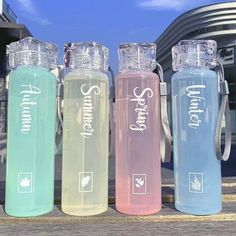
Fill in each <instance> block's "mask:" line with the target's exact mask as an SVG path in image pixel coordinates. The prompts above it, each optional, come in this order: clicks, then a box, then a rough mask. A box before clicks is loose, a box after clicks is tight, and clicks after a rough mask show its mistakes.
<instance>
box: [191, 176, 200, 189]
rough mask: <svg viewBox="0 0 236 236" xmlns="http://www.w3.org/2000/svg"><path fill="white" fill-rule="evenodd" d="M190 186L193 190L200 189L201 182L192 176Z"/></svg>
mask: <svg viewBox="0 0 236 236" xmlns="http://www.w3.org/2000/svg"><path fill="white" fill-rule="evenodd" d="M191 187H192V189H193V190H195V191H200V190H201V183H200V182H199V180H198V178H197V177H196V175H195V177H194V180H193V181H192V182H191Z"/></svg>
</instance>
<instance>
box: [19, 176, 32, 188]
mask: <svg viewBox="0 0 236 236" xmlns="http://www.w3.org/2000/svg"><path fill="white" fill-rule="evenodd" d="M20 186H21V187H23V188H27V187H29V186H30V179H28V178H27V177H25V178H22V179H21V181H20Z"/></svg>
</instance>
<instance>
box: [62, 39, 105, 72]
mask: <svg viewBox="0 0 236 236" xmlns="http://www.w3.org/2000/svg"><path fill="white" fill-rule="evenodd" d="M65 47H66V50H65V54H64V61H65V66H66V67H69V68H70V69H75V68H77V69H78V68H80V69H90V70H99V71H103V72H107V71H108V56H109V50H108V48H106V47H104V46H103V45H100V44H98V43H96V42H78V43H69V44H66V45H65Z"/></svg>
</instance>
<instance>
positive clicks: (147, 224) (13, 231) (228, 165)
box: [0, 141, 236, 236]
mask: <svg viewBox="0 0 236 236" xmlns="http://www.w3.org/2000/svg"><path fill="white" fill-rule="evenodd" d="M1 145H2V146H1ZM1 147H2V148H4V144H1V141H0V148H1ZM0 153H1V152H0ZM3 160H5V157H4V158H3ZM55 164H56V168H55V184H56V188H55V198H56V199H57V200H58V201H57V202H56V204H60V184H61V156H56V158H55ZM5 173H6V163H5V161H3V162H2V163H0V190H1V192H0V200H1V202H4V185H5V184H4V182H5ZM222 176H223V182H224V186H223V192H224V193H226V195H224V202H223V212H222V213H220V214H217V215H215V216H209V217H205V216H204V217H194V216H188V215H185V214H182V213H180V212H177V211H176V210H175V209H174V205H173V163H172V162H171V163H168V164H162V183H163V185H164V187H163V189H164V195H165V194H166V193H167V194H169V195H170V196H172V197H170V198H168V196H167V197H166V196H164V197H166V198H163V199H164V201H163V209H162V210H161V212H160V213H158V214H155V215H152V216H146V217H145V216H144V217H136V216H125V215H123V214H121V213H118V212H117V211H116V210H115V206H114V201H115V199H114V181H115V180H114V179H115V158H114V157H110V158H109V185H110V188H111V189H109V193H110V198H109V201H110V203H111V204H110V205H109V209H108V211H107V212H106V213H104V214H101V215H98V216H92V217H73V216H68V215H65V214H63V213H62V212H61V210H60V205H55V208H54V210H53V211H52V212H51V213H49V214H47V215H45V216H40V217H33V218H20V219H19V218H13V217H9V216H7V215H6V214H5V212H4V205H0V236H1V235H3V236H5V235H24V236H25V235H63V236H65V235H102V236H103V235H104V236H105V235H145V236H147V235H173V234H174V235H183V234H186V235H224V236H225V235H236V225H235V221H236V204H235V202H236V143H234V144H233V146H232V151H231V157H230V159H229V161H227V162H222ZM166 190H167V191H166ZM111 195H112V196H111Z"/></svg>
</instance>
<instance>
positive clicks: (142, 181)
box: [135, 178, 144, 188]
mask: <svg viewBox="0 0 236 236" xmlns="http://www.w3.org/2000/svg"><path fill="white" fill-rule="evenodd" d="M135 181H136V184H135V186H136V187H137V188H140V187H142V186H143V184H144V179H142V178H136V179H135Z"/></svg>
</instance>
